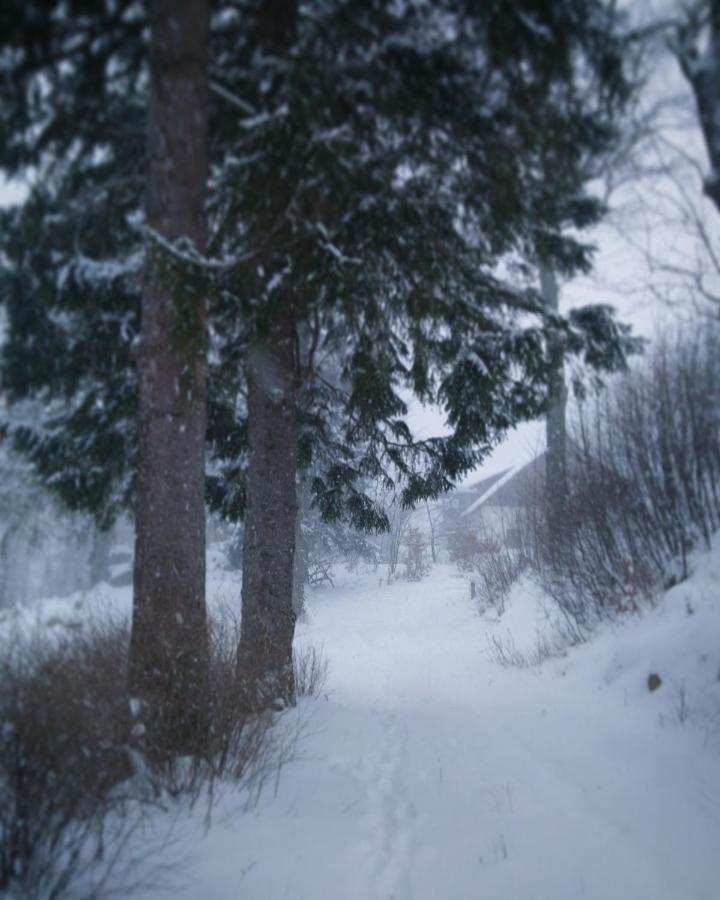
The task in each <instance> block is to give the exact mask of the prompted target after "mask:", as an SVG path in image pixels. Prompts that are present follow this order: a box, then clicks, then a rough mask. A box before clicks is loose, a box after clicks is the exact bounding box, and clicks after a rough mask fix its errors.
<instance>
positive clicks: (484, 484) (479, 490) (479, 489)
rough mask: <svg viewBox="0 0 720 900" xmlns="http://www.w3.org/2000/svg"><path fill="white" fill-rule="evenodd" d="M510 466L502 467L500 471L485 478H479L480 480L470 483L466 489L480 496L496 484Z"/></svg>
mask: <svg viewBox="0 0 720 900" xmlns="http://www.w3.org/2000/svg"><path fill="white" fill-rule="evenodd" d="M510 468H512V467H510ZM510 468H508V469H503V470H502V472H496V473H495V474H494V475H489V476H488V477H487V478H481V479H480V481H476V482H474V483H473V484H471V485H470V486H469V487H468V488H467V490H468V491H472V492H473V494H477V495H478V496H479V497H481V496H482V495H483V494H485V493H487V491H489V490H490V488H491V487H492V486H493V485H494V484H497V482H498V481H500V479H501V478H502V477H503V475H506V474H507V473H508V472H509V471H510Z"/></svg>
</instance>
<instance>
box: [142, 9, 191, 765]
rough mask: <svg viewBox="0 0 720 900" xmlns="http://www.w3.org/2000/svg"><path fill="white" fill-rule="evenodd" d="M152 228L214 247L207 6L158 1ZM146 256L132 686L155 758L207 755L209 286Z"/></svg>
mask: <svg viewBox="0 0 720 900" xmlns="http://www.w3.org/2000/svg"><path fill="white" fill-rule="evenodd" d="M149 12H150V107H149V127H148V151H149V160H148V166H149V169H148V182H147V198H146V215H147V223H148V227H149V228H150V229H152V230H153V231H154V232H155V233H156V234H157V235H159V236H161V237H162V238H163V239H164V240H167V241H170V242H174V241H177V240H179V239H186V240H188V241H189V242H190V243H191V244H192V245H193V246H194V247H195V248H196V249H197V250H198V251H199V252H200V253H202V252H203V250H204V246H205V231H206V223H205V191H206V180H207V115H208V99H207V33H208V2H207V0H150V4H149ZM151 244H152V245H153V246H152V247H151V248H150V249H149V251H148V254H147V259H146V264H145V270H144V283H143V296H142V325H141V342H140V350H139V354H138V370H139V380H140V396H139V446H138V472H137V499H136V510H135V523H136V538H135V567H134V600H133V622H132V636H131V644H130V672H129V687H130V691H131V694H132V695H133V696H135V697H137V698H139V699H140V700H141V701H142V707H141V708H142V710H143V712H142V724H143V725H144V726H145V729H146V738H145V740H146V742H147V743H146V747H147V751H148V753H149V754H151V755H152V756H154V757H156V758H161V759H162V758H165V757H167V756H170V755H173V754H186V753H190V754H193V753H200V752H202V750H203V748H204V746H205V741H206V734H207V709H206V703H207V694H206V680H207V668H208V637H207V617H206V608H205V432H206V418H207V410H206V382H207V361H206V343H207V321H206V310H205V298H204V296H203V293H202V289H200V288H199V287H198V285H197V279H194V280H193V279H192V278H189V277H188V273H187V272H185V273H183V272H182V271H180V270H179V269H178V267H177V266H173V265H171V264H169V261H168V257H167V255H166V252H163V251H162V250H160V249H159V248H158V246H156V245H155V242H154V241H151Z"/></svg>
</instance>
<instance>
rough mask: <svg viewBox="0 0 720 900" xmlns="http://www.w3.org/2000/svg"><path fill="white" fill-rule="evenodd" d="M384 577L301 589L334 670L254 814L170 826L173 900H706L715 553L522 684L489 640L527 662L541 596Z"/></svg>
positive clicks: (310, 638)
mask: <svg viewBox="0 0 720 900" xmlns="http://www.w3.org/2000/svg"><path fill="white" fill-rule="evenodd" d="M380 575H381V573H380V572H378V573H375V574H373V573H365V574H362V575H349V574H346V573H342V574H341V575H340V577H339V579H338V581H337V583H336V586H335V587H334V588H326V589H322V590H319V591H317V592H315V593H314V594H312V595H311V598H310V604H309V610H310V611H309V616H308V620H307V621H306V622H304V623H302V624H301V625H300V626H299V633H298V642H299V643H303V642H305V643H307V642H311V643H313V644H314V645H316V646H317V647H319V648H321V649H322V650H323V652H324V654H325V656H326V657H327V659H328V662H329V666H330V671H329V677H328V682H327V687H326V694H325V695H324V696H322V697H320V698H319V699H316V700H305V701H303V702H302V703H301V705H300V707H299V709H298V710H297V711H293V712H291V713H289V714H288V716H287V717H286V719H285V722H284V724H283V725H282V726H281V727H287V728H292V724H293V721H294V717H299V718H300V719H301V720H302V722H303V730H304V737H303V739H302V742H301V744H300V748H299V754H298V756H297V758H296V759H295V760H293V761H292V762H290V763H289V764H287V765H286V766H285V767H284V768H283V770H282V772H281V774H280V778H279V781H278V782H277V783H275V782H273V783H272V784H270V785H268V787H267V788H266V789H265V791H264V793H263V795H262V797H261V800H260V802H259V805H258V806H257V807H256V808H255V809H254V810H252V811H250V812H244V811H243V809H242V805H241V803H240V798H238V797H237V796H236V795H235V794H233V793H232V792H229V793H227V794H225V795H224V796H223V797H222V798H221V799H220V800H219V801H218V803H217V804H216V806H215V808H214V811H213V815H212V825H211V827H210V828H209V829H206V821H205V812H206V810H205V808H204V807H203V806H202V804H199V805H198V806H197V807H196V808H195V809H194V810H193V811H192V812H190V813H183V814H182V815H181V816H180V817H179V819H178V821H177V822H176V824H175V828H174V831H173V837H172V841H171V843H170V845H169V847H168V850H167V863H168V867H169V870H175V875H176V876H177V878H175V877H171V876H172V872H171V871H168V872H167V873H166V876H167V879H168V884H169V883H172V893H173V896H174V898H175V900H237V898H243V900H284V898H288V900H391V898H392V900H441V898H442V900H471V898H475V897H477V898H483V900H578V898H595V900H645V898H647V900H695V898H697V900H700V898H702V900H717V898H718V897H720V887H719V886H718V885H719V884H720V553H719V552H715V553H713V554H709V555H699V556H698V557H697V558H696V560H695V572H694V575H693V577H692V579H691V580H690V581H688V582H685V583H684V584H682V585H679V586H677V587H676V588H674V589H673V590H671V591H670V592H668V593H667V594H666V595H665V596H664V597H662V598H660V600H659V602H658V605H657V607H656V608H655V609H654V610H651V611H648V612H646V613H645V614H643V615H642V616H640V617H636V618H633V619H630V620H628V621H626V622H625V623H624V624H623V625H622V626H615V627H614V628H610V627H608V628H605V629H603V630H601V631H600V632H599V633H598V634H596V635H595V637H594V638H593V640H592V641H591V642H590V643H588V644H585V645H583V646H579V647H573V648H570V649H569V650H568V651H567V653H566V655H564V656H561V657H557V658H554V659H551V660H549V661H546V662H545V663H544V664H543V665H542V666H539V667H538V666H534V667H533V666H531V667H528V668H508V667H503V666H501V665H499V664H498V663H497V662H496V661H495V659H494V656H495V654H494V653H493V652H492V645H491V643H490V640H489V639H490V638H492V636H495V637H496V638H497V639H499V640H501V641H502V642H503V643H504V645H505V646H510V645H512V646H514V648H515V650H516V651H519V652H521V653H525V654H526V655H527V656H532V652H533V650H534V649H535V647H536V645H537V641H538V635H540V637H541V638H542V636H543V633H544V634H545V636H546V637H547V636H548V634H550V636H551V635H552V629H553V625H552V620H551V619H550V620H548V619H547V618H546V617H545V614H544V611H543V604H542V602H541V597H540V596H539V592H538V590H537V589H536V588H535V587H534V586H532V585H530V584H528V583H522V582H521V583H520V584H519V585H517V586H516V589H515V590H514V591H513V593H512V595H511V597H510V598H509V601H508V605H507V610H506V612H505V614H504V615H503V617H502V618H501V619H500V620H492V619H490V618H488V617H485V618H483V617H481V616H480V615H479V614H478V612H477V610H476V609H475V607H474V606H473V604H472V603H471V601H470V599H469V591H468V585H467V582H466V581H465V580H464V579H463V578H461V577H459V576H458V574H457V573H456V572H455V571H454V570H453V569H452V568H451V567H449V566H447V567H446V566H437V567H435V569H434V571H433V573H432V575H431V576H430V577H428V578H426V579H425V580H423V581H422V582H420V583H418V584H407V583H396V584H392V585H390V586H388V585H385V584H384V583H382V584H381V583H380ZM233 587H234V586H233V585H232V584H230V582H229V581H228V580H227V576H226V580H225V581H224V582H223V583H222V584H219V583H217V579H216V583H215V584H214V586H213V589H212V590H211V593H213V591H214V593H215V596H218V595H220V596H221V599H223V600H225V601H227V600H228V599H229V598H230V597H231V594H232V590H233ZM120 599H122V603H121V605H122V606H126V604H127V602H128V598H127V594H125V595H123V597H122V598H121V597H120V594H119V593H117V592H115V593H114V594H113V595H112V596H110V595H108V594H106V595H105V597H104V599H102V598H101V599H98V598H97V597H96V598H95V600H94V601H91V600H90V599H89V598H88V599H87V600H85V601H83V603H80V604H79V605H76V606H77V608H75V609H74V611H73V607H72V604H68V603H67V602H65V601H63V604H59V605H58V606H57V608H54V607H52V604H50V606H49V607H48V605H47V604H45V605H44V606H43V607H42V610H43V611H42V612H41V614H40V615H41V617H42V616H45V617H46V620H47V616H48V615H50V613H49V612H47V610H49V609H52V610H53V611H52V617H53V622H55V623H57V621H58V620H59V619H62V618H63V617H64V616H66V615H75V616H81V615H82V614H83V609H85V607H87V606H88V605H92V603H93V602H94V603H95V604H96V606H97V605H98V604H99V605H102V604H103V603H104V604H110V605H112V604H113V603H114V604H115V605H117V603H118V601H119V600H120ZM63 610H64V611H65V612H64V613H63ZM57 627H61V626H57ZM651 673H657V674H658V675H659V676H660V678H661V679H662V685H661V687H660V688H659V689H658V690H656V691H654V692H650V691H649V689H648V676H649V675H650V674H651ZM163 821H164V820H163V818H162V817H158V825H157V827H158V828H162V827H165V826H164V825H163ZM150 831H152V825H151V826H150ZM147 840H148V841H151V835H148V836H147ZM155 862H157V860H155ZM160 881H161V882H162V881H163V877H161V879H160ZM139 896H141V897H142V898H144V900H156V898H158V900H159V898H160V897H161V896H166V893H165V892H164V891H160V890H155V889H148V890H146V891H145V892H142V891H141V892H140V894H139Z"/></svg>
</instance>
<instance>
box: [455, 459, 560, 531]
mask: <svg viewBox="0 0 720 900" xmlns="http://www.w3.org/2000/svg"><path fill="white" fill-rule="evenodd" d="M544 458H545V453H544V452H543V453H540V454H538V455H537V456H535V457H534V458H533V459H531V460H530V461H529V462H527V461H526V462H522V463H518V464H517V465H516V466H513V467H512V468H510V469H506V470H505V472H504V473H503V474H502V477H501V478H496V479H495V480H494V482H493V483H492V484H490V485H488V488H487V490H486V491H485V492H484V493H483V494H481V495H480V497H478V499H477V500H476V501H475V502H474V503H471V504H470V506H469V507H468V508H467V509H466V510H465V511H464V512H462V513H461V515H460V517H461V518H462V517H463V516H468V515H470V513H473V512H475V510H476V509H479V508H480V507H481V506H483V504H485V503H487V502H488V501H490V500H492V499H494V500H495V501H496V502H497V503H498V505H500V506H502V505H511V506H512V505H515V504H516V503H518V502H519V501H520V498H521V497H522V496H523V495H525V494H526V493H527V491H528V490H530V489H531V488H532V486H533V485H536V484H537V479H538V478H543V476H544V468H545V465H544V462H543V460H544Z"/></svg>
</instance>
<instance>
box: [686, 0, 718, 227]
mask: <svg viewBox="0 0 720 900" xmlns="http://www.w3.org/2000/svg"><path fill="white" fill-rule="evenodd" d="M690 9H691V10H692V7H691V8H690ZM705 12H707V13H708V14H709V22H708V25H709V29H708V30H709V34H708V36H707V43H706V46H705V47H704V48H702V49H701V48H700V46H699V44H700V41H701V35H702V31H703V26H702V20H703V13H705ZM688 15H689V19H690V21H689V22H688V27H687V29H682V30H681V35H680V38H681V39H680V41H679V45H678V48H677V49H678V59H679V62H680V66H681V67H682V70H683V73H684V74H685V77H686V78H687V80H688V81H689V82H690V86H691V88H692V90H693V93H694V95H695V103H696V104H697V109H698V117H699V119H700V127H701V129H702V133H703V137H704V139H705V146H706V148H707V153H708V157H709V159H710V174H709V175H708V177H707V178H706V180H705V193H706V194H707V195H708V197H710V199H711V200H712V202H713V203H714V204H715V206H716V208H717V209H718V211H720V0H708V3H707V9H705V8H704V7H703V6H699V7H697V8H696V9H695V10H692V11H691V12H689V13H688Z"/></svg>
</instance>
